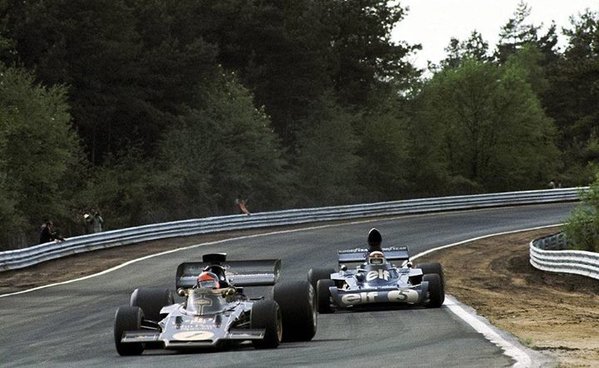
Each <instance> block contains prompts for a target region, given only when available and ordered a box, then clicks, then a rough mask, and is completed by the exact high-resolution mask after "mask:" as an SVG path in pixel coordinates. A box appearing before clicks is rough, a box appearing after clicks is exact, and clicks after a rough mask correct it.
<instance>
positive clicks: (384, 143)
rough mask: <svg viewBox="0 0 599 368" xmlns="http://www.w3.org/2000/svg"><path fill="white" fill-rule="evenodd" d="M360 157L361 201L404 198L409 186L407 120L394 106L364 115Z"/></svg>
mask: <svg viewBox="0 0 599 368" xmlns="http://www.w3.org/2000/svg"><path fill="white" fill-rule="evenodd" d="M361 121H362V126H363V128H361V129H359V130H358V131H357V133H356V136H357V137H358V138H359V140H360V145H359V147H358V151H357V155H358V156H359V158H360V160H359V164H360V165H359V168H358V175H357V182H358V184H359V185H360V187H362V188H366V189H365V190H363V192H362V194H361V199H362V201H364V202H366V201H385V200H392V199H400V198H403V197H405V195H406V191H407V189H408V188H409V185H410V184H411V183H412V182H411V178H410V176H409V172H408V171H409V170H408V167H409V166H408V165H409V161H408V160H409V157H408V155H409V151H408V134H407V123H406V118H405V116H403V115H402V114H401V110H400V111H399V112H397V111H396V110H395V109H392V108H391V106H387V107H386V108H384V107H381V108H380V109H378V110H374V111H371V112H369V113H367V114H365V115H364V116H363V117H362V119H361Z"/></svg>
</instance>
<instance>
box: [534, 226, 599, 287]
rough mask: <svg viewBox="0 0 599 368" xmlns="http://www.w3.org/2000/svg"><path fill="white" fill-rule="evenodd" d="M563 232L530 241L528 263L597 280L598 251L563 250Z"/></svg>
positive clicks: (598, 269)
mask: <svg viewBox="0 0 599 368" xmlns="http://www.w3.org/2000/svg"><path fill="white" fill-rule="evenodd" d="M566 246H567V240H566V236H565V235H564V234H563V233H559V234H554V235H549V236H546V237H543V238H539V239H535V240H533V241H531V242H530V264H531V265H533V267H536V268H538V269H539V270H543V271H549V272H563V273H573V274H577V275H582V276H588V277H592V278H594V279H598V280H599V253H594V252H586V251H579V250H565V249H566Z"/></svg>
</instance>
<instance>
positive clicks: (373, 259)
mask: <svg viewBox="0 0 599 368" xmlns="http://www.w3.org/2000/svg"><path fill="white" fill-rule="evenodd" d="M368 263H369V264H372V265H382V264H384V263H385V255H384V254H383V252H380V251H378V250H377V251H374V252H371V253H370V254H369V255H368Z"/></svg>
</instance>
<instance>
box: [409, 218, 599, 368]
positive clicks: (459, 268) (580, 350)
mask: <svg viewBox="0 0 599 368" xmlns="http://www.w3.org/2000/svg"><path fill="white" fill-rule="evenodd" d="M558 231H559V228H552V229H544V230H539V231H532V232H523V233H516V234H511V235H505V236H497V237H492V238H487V239H483V240H478V241H475V242H472V243H467V244H463V245H459V246H456V247H452V248H447V249H444V250H440V251H437V252H434V253H432V254H429V255H427V256H426V257H422V259H420V258H419V259H417V262H425V261H439V262H441V263H442V265H443V268H444V271H445V282H446V286H445V292H446V293H447V294H450V295H453V296H454V297H456V298H457V299H458V300H459V301H460V302H462V303H464V304H467V305H469V306H471V307H472V308H474V309H476V311H477V313H478V314H479V315H482V316H484V317H485V318H487V319H488V320H489V321H490V322H491V323H492V324H493V325H495V326H497V327H499V328H501V329H503V330H505V331H509V332H510V333H512V334H513V335H514V336H516V337H517V338H518V339H519V340H520V342H521V343H522V344H523V345H526V346H528V347H530V348H532V349H535V350H540V351H543V352H545V353H548V354H550V355H553V356H554V357H556V359H557V361H558V362H559V367H562V368H563V367H599V280H595V279H592V278H589V277H583V276H577V275H569V274H557V273H550V272H543V271H539V270H537V269H535V268H534V267H532V266H531V265H530V263H529V262H528V260H529V256H528V247H529V243H530V241H531V240H533V239H535V238H538V237H541V236H544V235H549V234H553V233H556V232H558Z"/></svg>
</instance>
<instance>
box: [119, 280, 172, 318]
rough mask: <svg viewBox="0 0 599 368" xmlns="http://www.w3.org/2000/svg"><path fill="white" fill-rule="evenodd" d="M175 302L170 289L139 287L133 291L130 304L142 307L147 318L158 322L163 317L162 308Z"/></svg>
mask: <svg viewBox="0 0 599 368" xmlns="http://www.w3.org/2000/svg"><path fill="white" fill-rule="evenodd" d="M172 304H175V297H174V296H173V293H172V292H171V291H170V290H169V289H161V288H139V289H135V290H134V291H133V293H131V300H130V301H129V305H130V306H131V307H140V308H141V309H142V310H143V312H144V316H145V319H147V320H149V321H154V322H158V321H160V320H161V319H162V318H161V316H160V310H161V309H162V307H165V306H167V305H172Z"/></svg>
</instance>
